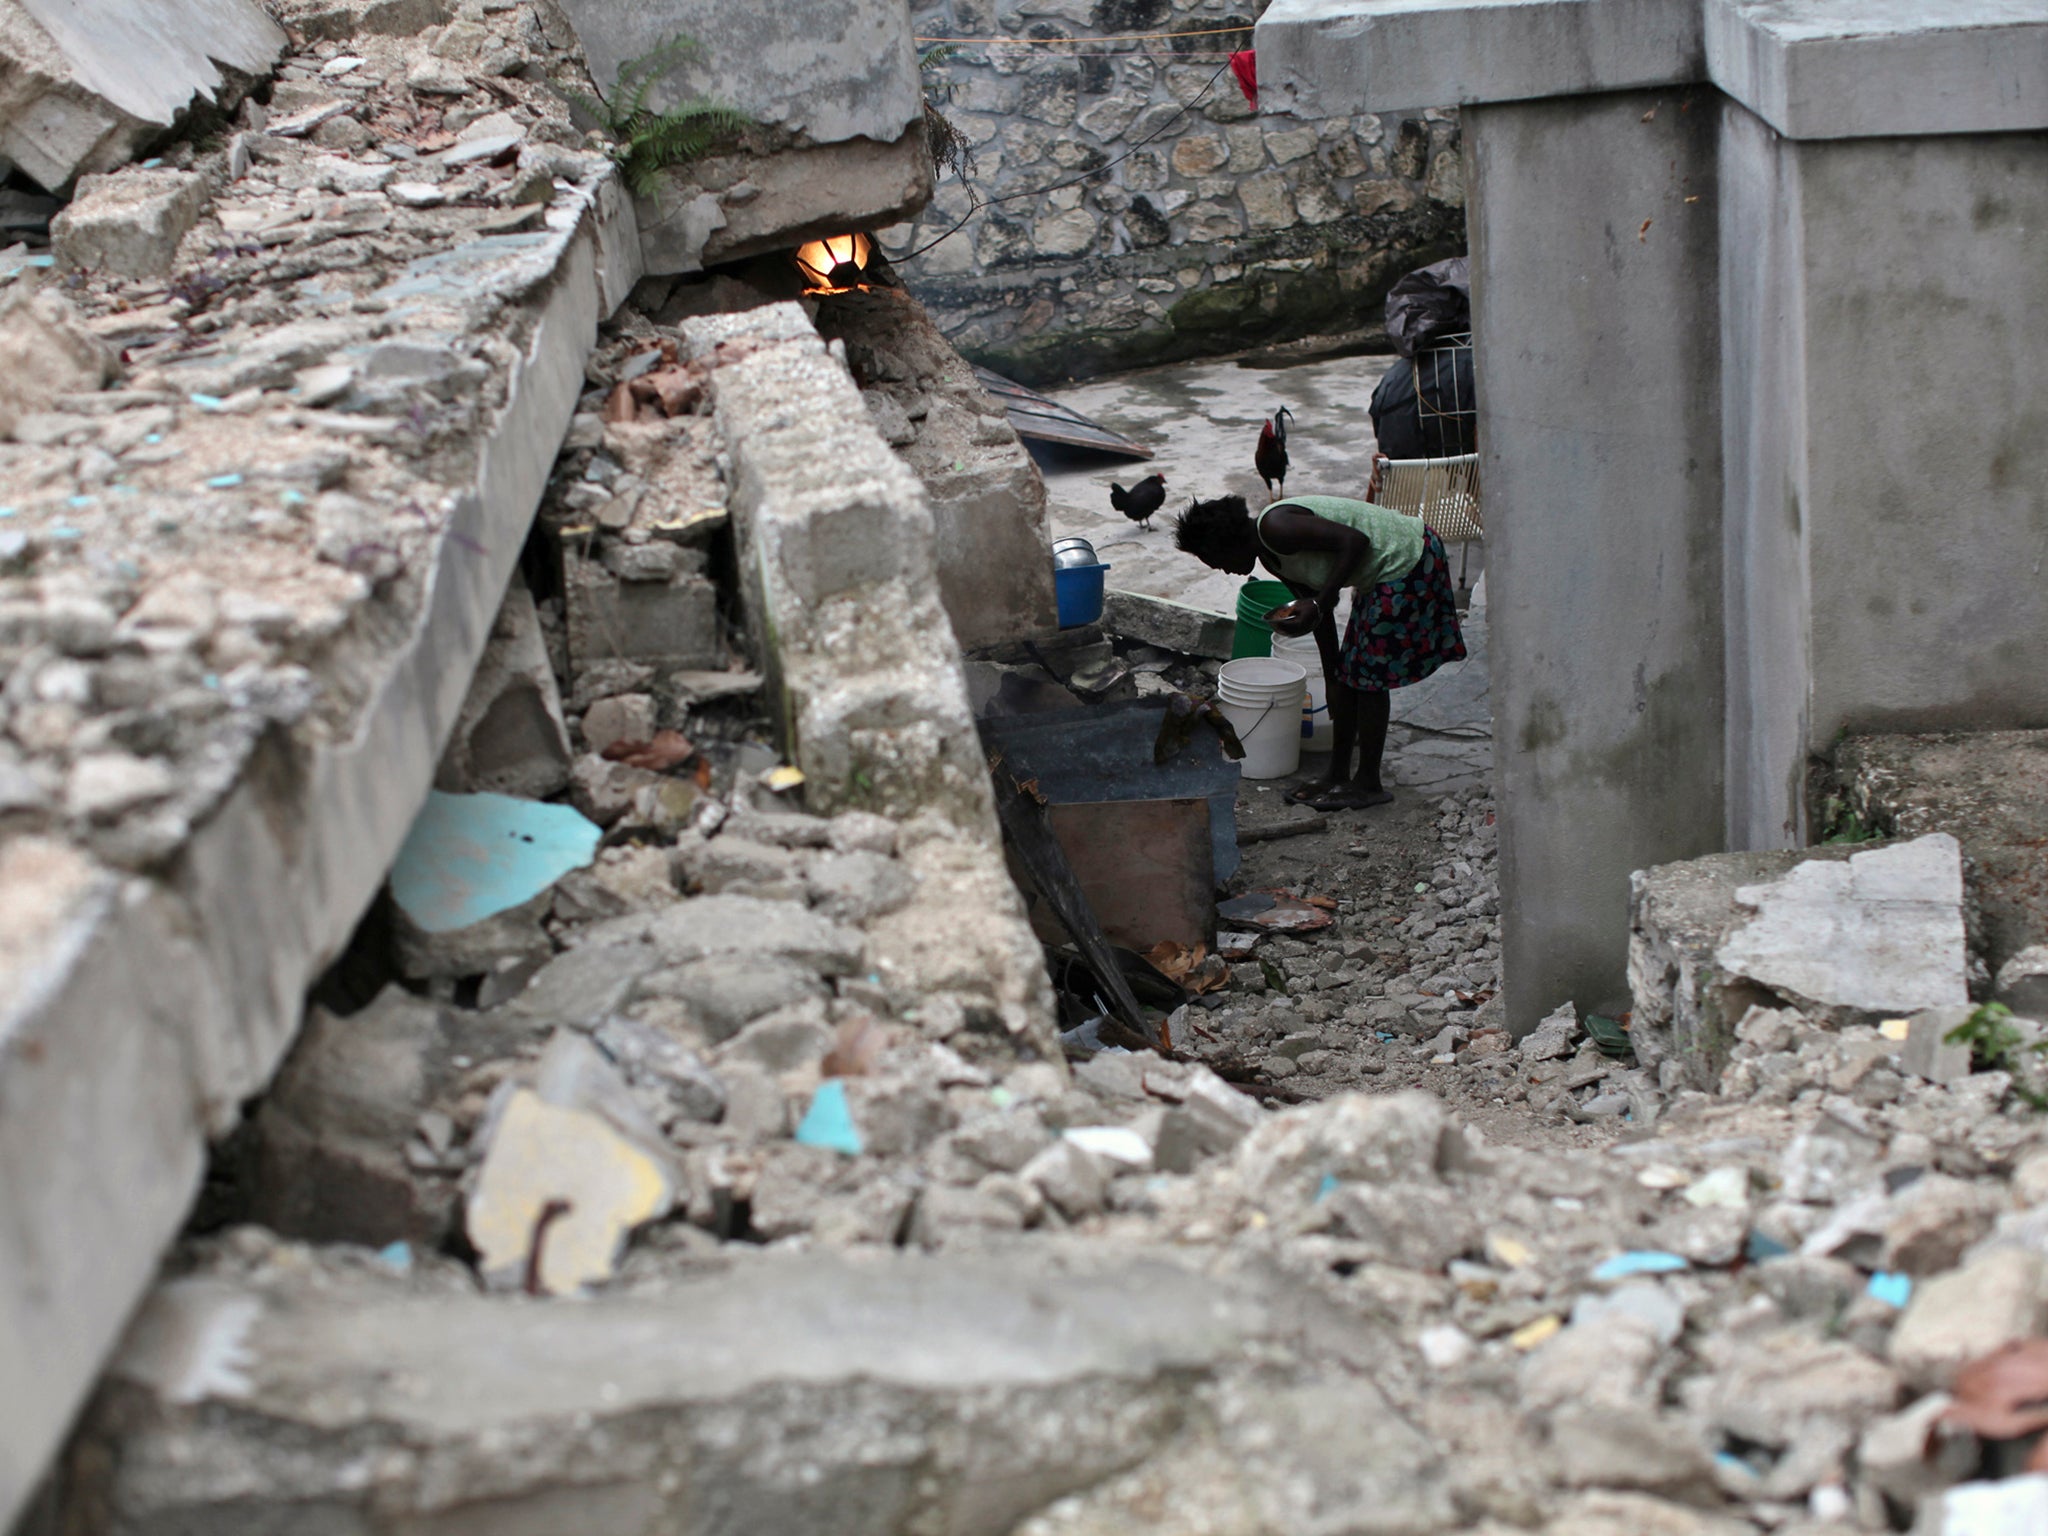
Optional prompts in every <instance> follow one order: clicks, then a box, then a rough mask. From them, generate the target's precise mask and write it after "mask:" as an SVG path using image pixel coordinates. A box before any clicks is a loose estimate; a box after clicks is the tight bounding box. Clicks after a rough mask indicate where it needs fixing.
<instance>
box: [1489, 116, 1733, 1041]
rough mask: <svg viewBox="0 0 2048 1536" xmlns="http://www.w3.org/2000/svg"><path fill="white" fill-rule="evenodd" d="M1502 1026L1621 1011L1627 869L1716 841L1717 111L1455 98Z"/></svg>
mask: <svg viewBox="0 0 2048 1536" xmlns="http://www.w3.org/2000/svg"><path fill="white" fill-rule="evenodd" d="M1464 120H1465V133H1466V143H1467V144H1468V145H1469V146H1470V148H1469V150H1468V158H1469V164H1468V168H1467V173H1466V177H1467V185H1468V187H1469V188H1470V193H1469V195H1470V199H1471V201H1470V203H1469V204H1468V215H1469V216H1470V217H1471V220H1472V237H1473V238H1472V258H1473V262H1472V274H1473V283H1472V288H1473V300H1474V312H1473V321H1474V344H1475V346H1476V348H1477V352H1476V361H1477V371H1478V378H1479V410H1480V420H1481V422H1482V423H1483V428H1482V431H1481V436H1480V452H1481V484H1482V485H1483V487H1484V492H1483V494H1484V497H1485V504H1486V517H1487V531H1488V543H1489V544H1490V546H1491V548H1490V550H1489V570H1490V573H1491V574H1490V575H1489V578H1488V596H1489V603H1490V606H1489V609H1488V619H1489V622H1490V623H1491V625H1492V634H1493V637H1494V638H1493V649H1492V656H1493V668H1494V672H1493V677H1494V690H1495V691H1494V738H1495V740H1494V756H1495V762H1496V764H1497V774H1498V793H1499V798H1500V805H1501V811H1502V816H1501V896H1502V899H1501V913H1502V923H1501V927H1502V934H1501V939H1502V945H1501V947H1502V954H1503V960H1504V965H1505V969H1506V976H1507V987H1508V995H1507V1002H1508V1016H1509V1021H1510V1024H1511V1026H1512V1027H1514V1028H1515V1029H1517V1030H1520V1029H1526V1028H1530V1027H1533V1026H1534V1024H1535V1023H1536V1021H1537V1020H1538V1019H1539V1018H1541V1017H1542V1016H1543V1015H1544V1014H1545V1013H1547V1012H1549V1011H1550V1010H1551V1009H1553V1008H1555V1007H1556V1006H1557V1005H1558V1004H1559V1003H1560V1002H1562V1001H1564V1000H1565V999H1566V998H1571V999H1573V1000H1574V1001H1576V1002H1577V1003H1578V1004H1579V1006H1580V1007H1581V1008H1582V1009H1595V1010H1601V1011H1618V1010H1619V1009H1620V1008H1623V1007H1626V1006H1627V1005H1626V1003H1625V1002H1624V1001H1622V1000H1623V999H1624V998H1626V996H1627V990H1626V984H1625V979H1624V971H1625V969H1626V961H1627V952H1628V877H1629V872H1630V871H1631V870H1635V869H1641V868H1643V867H1645V866H1646V865H1650V864H1658V863H1665V862H1669V861H1670V860H1673V859H1681V858H1690V857H1692V856H1693V855H1695V854H1701V853H1709V852H1713V851H1715V850H1716V849H1718V848H1719V847H1720V844H1721V834H1722V812H1723V806H1722V771H1723V770H1722V757H1723V743H1722V658H1721V653H1722V636H1721V600H1720V592H1721V444H1720V433H1719V423H1718V415H1719V405H1720V387H1721V386H1720V360H1719V348H1718V345H1717V337H1716V330H1717V293H1718V286H1719V285H1718V281H1717V274H1716V246H1715V239H1714V218H1715V208H1716V200H1715V196H1714V151H1715V129H1716V124H1715V113H1714V111H1713V105H1712V100H1711V94H1710V93H1708V92H1705V91H1701V90H1699V89H1697V88H1692V87H1677V88H1667V89H1663V90H1655V91H1619V92H1610V93H1606V94H1603V95H1598V96H1574V97H1564V98H1558V99H1552V100H1544V101H1531V102H1514V103H1505V104H1501V105H1497V106H1474V107H1469V108H1467V109H1466V112H1465V119H1464Z"/></svg>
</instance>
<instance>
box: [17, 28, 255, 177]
mask: <svg viewBox="0 0 2048 1536" xmlns="http://www.w3.org/2000/svg"><path fill="white" fill-rule="evenodd" d="M284 44H285V36H284V32H283V31H282V29H280V28H279V27H278V25H277V23H275V22H274V21H272V20H271V19H270V18H269V17H268V16H266V15H265V14H264V13H263V8H262V7H261V6H260V5H257V4H256V3H255V0H114V3H110V4H103V5H94V6H91V7H87V6H82V5H77V4H73V3H70V0H0V58H5V59H6V60H7V62H8V66H9V68H8V73H7V76H6V79H5V81H4V82H0V160H7V161H12V162H13V163H14V164H15V165H17V166H19V167H20V168H21V169H22V170H23V171H24V172H26V173H27V174H28V175H29V176H30V177H32V178H34V179H35V180H36V181H37V182H39V183H41V184H42V185H43V186H44V187H47V188H49V189H50V190H51V191H55V190H57V189H58V188H60V187H62V186H65V185H66V184H67V183H69V182H70V181H71V179H72V178H73V177H74V176H76V175H78V174H79V173H80V172H81V171H104V170H110V169H112V168H113V167H114V166H117V165H119V164H121V163H122V162H123V161H126V160H128V159H130V158H132V157H133V156H134V154H135V152H136V151H137V150H139V149H141V148H142V146H143V145H144V144H146V143H147V142H149V141H150V140H151V139H154V138H156V137H158V136H160V135H161V134H162V132H163V130H164V129H166V128H168V127H169V126H170V125H171V124H172V123H174V122H176V121H177V120H178V117H179V116H180V114H182V113H183V112H184V111H185V109H186V108H187V107H189V106H190V105H191V104H192V103H193V101H194V100H195V99H203V100H206V101H210V102H215V103H218V104H220V105H222V106H228V107H231V106H233V105H234V101H235V99H236V98H237V97H239V95H240V89H239V86H240V84H241V83H242V82H246V81H248V80H253V79H258V78H261V77H262V76H264V75H265V74H267V73H268V72H269V70H270V66H271V65H272V64H273V63H275V62H276V60H277V57H278V55H279V54H280V53H281V52H283V50H284Z"/></svg>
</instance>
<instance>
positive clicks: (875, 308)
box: [817, 287, 1058, 650]
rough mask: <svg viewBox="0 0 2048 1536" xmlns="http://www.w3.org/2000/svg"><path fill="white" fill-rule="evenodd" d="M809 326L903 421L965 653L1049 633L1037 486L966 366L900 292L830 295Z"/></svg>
mask: <svg viewBox="0 0 2048 1536" xmlns="http://www.w3.org/2000/svg"><path fill="white" fill-rule="evenodd" d="M817 325H818V334H819V335H821V336H823V337H824V338H825V339H826V340H827V341H828V342H836V343H843V344H844V346H845V348H846V362H847V367H848V368H849V370H850V371H851V372H852V374H853V378H854V382H855V383H856V384H858V385H860V386H861V388H862V390H863V392H864V398H866V399H869V400H874V399H882V400H886V401H889V402H891V403H892V404H894V405H895V406H897V407H898V408H899V410H900V412H901V413H902V415H903V421H904V426H905V428H906V429H907V430H908V431H909V436H910V440H909V441H908V442H907V443H905V444H904V445H902V446H901V447H900V449H899V450H898V451H899V452H900V454H901V456H902V458H903V461H904V462H905V463H906V464H908V465H909V466H910V467H911V469H913V470H914V471H916V473H917V478H918V482H919V483H920V484H921V485H922V486H923V487H924V492H925V498H926V500H927V501H929V502H930V504H931V509H932V522H933V530H934V538H935V541H936V543H935V550H934V553H935V556H936V559H937V564H938V576H939V597H940V601H941V602H943V603H944V604H945V607H946V614H947V617H948V618H950V619H951V620H952V621H953V633H954V635H955V636H956V637H957V638H958V639H959V642H960V644H961V646H962V648H964V649H969V650H972V649H974V648H975V647H977V646H985V645H997V644H1000V643H1002V642H1004V641H1009V640H1019V639H1024V638H1027V637H1030V636H1034V635H1041V634H1046V633H1049V632H1051V631H1052V630H1054V629H1055V628H1056V627H1057V625H1058V615H1057V612H1056V605H1055V603H1054V598H1053V575H1052V557H1051V555H1050V553H1049V551H1050V548H1051V542H1052V540H1051V535H1050V533H1049V532H1048V531H1047V525H1046V520H1045V481H1044V480H1043V479H1042V478H1041V477H1040V475H1039V472H1038V466H1037V465H1036V464H1034V463H1033V462H1032V459H1031V455H1030V454H1029V453H1027V452H1026V451H1025V449H1024V445H1023V444H1022V442H1020V441H1019V440H1018V437H1017V434H1016V431H1015V430H1014V429H1013V428H1012V427H1011V426H1010V424H1009V420H1008V418H1007V416H1006V415H1005V412H1004V409H1003V407H1002V406H1001V405H1000V404H998V403H997V402H996V401H995V400H994V399H993V398H992V397H991V396H990V395H989V394H988V392H987V391H986V390H984V389H983V388H982V387H981V385H980V383H979V382H977V381H976V379H975V376H974V370H973V369H972V368H971V367H970V366H969V365H968V363H967V361H966V359H964V358H963V357H961V356H960V354H959V353H958V352H956V351H955V350H954V349H953V346H952V344H951V343H950V342H948V341H947V340H946V338H945V335H944V334H943V333H942V332H941V331H940V330H939V328H938V326H937V325H935V324H934V323H933V322H932V318H931V316H930V315H929V314H927V313H926V312H925V309H924V306H923V305H922V304H920V303H919V302H918V301H917V299H916V298H915V297H913V296H912V295H911V294H910V293H908V292H907V291H905V290H904V289H901V288H892V287H878V288H875V289H872V290H871V291H869V292H866V293H846V294H833V295H829V296H827V297H825V298H823V299H821V300H819V302H818V319H817ZM870 414H871V415H872V414H873V413H872V411H871V412H870ZM877 430H878V431H879V430H880V428H879V427H878V428H877Z"/></svg>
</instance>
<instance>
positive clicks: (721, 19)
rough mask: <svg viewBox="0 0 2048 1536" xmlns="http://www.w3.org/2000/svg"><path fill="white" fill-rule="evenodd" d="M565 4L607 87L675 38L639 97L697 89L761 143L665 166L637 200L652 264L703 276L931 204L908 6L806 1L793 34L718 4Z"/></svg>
mask: <svg viewBox="0 0 2048 1536" xmlns="http://www.w3.org/2000/svg"><path fill="white" fill-rule="evenodd" d="M562 9H563V11H564V12H565V14H566V15H567V16H568V19H569V22H570V24H571V25H572V26H573V27H574V28H575V30H576V33H577V36H578V37H579V38H580V39H581V41H582V43H583V46H584V49H585V51H586V53H587V55H588V58H589V61H590V74H591V78H592V80H594V81H595V82H596V83H597V86H598V89H599V91H600V92H601V93H605V94H607V95H609V94H611V93H613V92H614V90H615V89H616V87H615V84H614V82H616V81H617V80H618V79H619V77H620V71H621V70H622V69H625V68H628V67H630V66H631V65H632V64H633V63H634V62H635V61H638V60H642V59H645V58H647V57H648V56H649V55H651V54H654V53H656V52H657V51H658V50H660V49H663V48H665V47H668V46H670V45H671V44H672V43H673V41H674V39H675V38H676V36H677V35H678V33H680V34H682V35H684V36H686V37H688V38H690V39H692V40H693V41H694V43H695V44H696V46H695V47H694V48H693V49H691V50H689V51H688V52H685V53H682V54H681V55H680V56H677V57H674V58H672V59H670V60H668V61H667V65H668V67H666V68H665V69H660V70H658V72H657V76H656V84H655V86H654V89H653V92H652V94H651V96H650V98H649V102H648V104H649V105H650V106H651V107H653V108H655V109H656V110H660V109H663V108H667V107H670V106H673V105H674V104H675V103H676V102H677V101H679V100H682V99H684V98H686V97H692V96H694V97H698V98H702V99H706V100H713V101H719V102H724V103H726V104H728V105H730V106H732V107H734V108H736V109H737V110H738V111H740V112H742V113H744V114H745V115H746V116H747V117H748V119H749V120H750V121H751V122H752V124H753V125H754V127H753V128H751V129H750V130H749V133H750V137H751V139H753V140H757V141H759V142H758V143H754V142H750V143H749V144H748V146H747V148H746V149H745V150H744V151H741V152H719V153H714V154H711V155H706V156H703V157H701V158H699V159H697V160H694V161H692V162H691V163H690V164H689V165H687V166H679V167H676V168H673V169H671V170H667V171H664V172H662V173H661V185H660V187H659V189H658V190H657V191H656V193H655V195H653V196H652V197H646V198H642V199H641V200H640V230H641V241H642V249H643V253H644V259H645V260H646V263H647V270H648V271H649V272H654V273H687V272H698V271H702V270H703V269H704V267H706V266H707V265H709V264H711V263H714V262H726V261H733V260H737V259H739V258H741V257H744V256H752V255H757V254H760V253H761V252H764V251H771V250H784V249H787V248H789V247H791V246H794V245H796V244H797V243H799V242H800V241H803V240H808V239H814V238H817V237H819V236H823V235H836V234H842V233H844V232H845V231H847V230H849V229H873V228H877V227H879V226H881V225H884V224H889V223H893V222H895V221H896V220H898V219H902V218H907V217H910V216H912V215H914V214H916V213H917V212H918V211H919V210H921V209H922V208H923V207H924V205H925V203H926V201H927V200H929V198H930V196H931V189H932V164H931V156H930V152H929V150H928V149H927V148H926V147H925V144H924V127H923V112H924V100H923V92H922V89H921V87H920V84H919V79H918V67H917V50H916V46H915V44H914V43H913V42H912V39H911V26H910V17H909V14H908V13H907V12H906V11H904V10H903V8H902V7H900V6H897V5H892V4H888V3H886V0H815V3H813V4H810V5H807V6H806V8H805V11H804V25H803V26H802V28H800V29H797V30H792V29H790V28H789V27H787V26H786V25H783V24H782V23H781V22H780V20H779V19H778V18H777V17H776V16H775V15H774V13H773V12H771V11H765V10H761V9H758V8H755V7H750V6H735V5H730V4H725V3H722V0H627V3H617V0H565V3H564V4H563V6H562ZM738 60H744V61H745V63H746V67H745V68H744V69H740V68H736V67H735V61H738ZM763 149H767V150H769V151H771V152H765V153H764V152H762V151H763Z"/></svg>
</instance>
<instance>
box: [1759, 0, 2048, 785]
mask: <svg viewBox="0 0 2048 1536" xmlns="http://www.w3.org/2000/svg"><path fill="white" fill-rule="evenodd" d="M2038 30H2039V31H2040V32H2041V33H2043V34H2048V28H2041V29H2038ZM1791 152H1792V153H1793V154H1794V155H1796V157H1797V162H1798V167H1799V176H1800V183H1801V187H1800V204H1799V216H1800V224H1801V236H1800V241H1801V258H1802V265H1803V269H1804V284H1803V291H1804V296H1805V316H1804V322H1803V329H1804V331H1805V349H1806V355H1807V368H1806V372H1807V385H1806V387H1807V392H1808V397H1807V402H1806V411H1805V416H1806V422H1805V426H1806V437H1807V442H1808V452H1809V455H1810V458H1809V468H1808V475H1809V480H1810V484H1811V497H1810V507H1809V512H1808V517H1809V525H1810V526H1809V532H1808V540H1809V545H1808V559H1809V562H1810V564H1811V567H1812V569H1813V571H1814V573H1815V577H1814V583H1813V636H1812V639H1813V649H1812V656H1811V663H1810V664H1811V666H1812V669H1813V706H1812V718H1811V724H1810V729H1809V732H1808V739H1807V745H1808V746H1809V747H1812V748H1814V749H1816V750H1818V749H1821V748H1824V747H1826V746H1827V745H1829V744H1830V743H1831V742H1832V741H1833V740H1834V738H1835V736H1836V734H1837V733H1838V732H1839V731H1840V730H1841V729H1843V728H1845V727H1846V728H1848V729H1851V730H1857V731H1916V730H1930V729H1938V728H1947V727H1956V726H1969V727H1972V728H1975V729H1998V728H2004V727H2014V726H2037V725H2042V724H2044V723H2048V667H2044V666H2043V665H2042V663H2041V637H2042V636H2043V635H2044V634H2048V581H2044V580H2043V578H2042V557H2043V554H2044V552H2048V261H2044V257H2043V252H2042V248H2041V231H2042V230H2043V229H2048V134H2040V133H2032V134H2000V135H1984V136H1972V137H1945V138H1922V139H1911V140H1897V139H1871V140H1857V141H1854V142H1838V143H1827V144H1800V145H1797V146H1794V147H1793V149H1792V151H1791Z"/></svg>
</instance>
